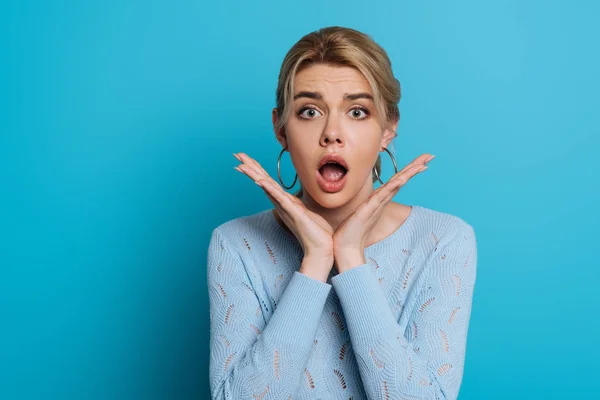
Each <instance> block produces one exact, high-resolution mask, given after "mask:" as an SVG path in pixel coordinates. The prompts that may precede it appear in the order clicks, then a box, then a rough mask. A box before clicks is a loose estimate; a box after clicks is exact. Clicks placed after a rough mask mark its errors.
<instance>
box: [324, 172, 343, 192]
mask: <svg viewBox="0 0 600 400" xmlns="http://www.w3.org/2000/svg"><path fill="white" fill-rule="evenodd" d="M347 178H348V171H347V172H346V174H345V175H344V177H343V178H342V179H340V180H339V181H336V182H329V181H327V180H325V178H323V175H321V173H320V172H319V170H317V183H318V184H319V187H320V188H321V190H322V191H324V192H327V193H336V192H339V191H340V190H342V189H343V188H344V185H345V184H346V180H347Z"/></svg>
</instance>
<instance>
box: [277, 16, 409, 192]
mask: <svg viewBox="0 0 600 400" xmlns="http://www.w3.org/2000/svg"><path fill="white" fill-rule="evenodd" d="M317 63H322V64H331V65H338V66H348V67H353V68H356V69H357V70H359V71H360V72H361V73H362V74H363V75H364V76H365V78H366V79H367V81H368V82H369V85H370V86H371V90H372V92H373V100H374V103H375V108H376V114H377V117H378V119H379V121H380V122H381V123H382V125H383V127H384V128H386V129H388V130H390V131H393V130H392V123H393V122H396V121H398V120H399V119H400V110H399V109H398V102H399V101H400V96H401V91H400V82H399V81H398V80H397V79H396V78H395V77H394V74H393V72H392V63H391V61H390V59H389V57H388V55H387V53H386V52H385V50H384V49H383V48H382V47H381V46H379V45H378V44H377V43H375V41H373V39H372V38H371V37H370V36H369V35H366V34H364V33H362V32H359V31H357V30H355V29H351V28H345V27H340V26H330V27H326V28H321V29H319V30H317V31H314V32H311V33H309V34H307V35H305V36H304V37H302V38H301V39H300V40H299V41H298V42H296V44H294V45H293V46H292V48H291V49H290V50H289V51H288V52H287V54H286V55H285V58H284V60H283V63H282V65H281V70H280V72H279V81H278V83H277V91H276V101H277V105H276V107H277V116H278V120H277V125H276V126H275V129H276V131H277V132H279V131H280V130H281V129H282V128H284V127H285V124H286V123H287V121H288V119H289V118H290V116H291V114H292V104H293V96H294V77H295V76H296V74H297V73H298V72H300V71H301V70H302V69H304V68H306V67H308V66H310V65H312V64H317ZM394 135H395V136H397V134H396V132H394ZM395 136H394V137H395ZM375 169H376V172H377V174H378V175H379V174H380V173H381V157H380V156H377V161H376V163H375ZM376 180H377V178H376V176H375V174H374V173H373V182H375V181H376ZM294 195H295V196H298V197H301V196H302V188H300V190H299V191H298V192H296V193H295V194H294Z"/></svg>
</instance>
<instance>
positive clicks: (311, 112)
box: [298, 107, 321, 119]
mask: <svg viewBox="0 0 600 400" xmlns="http://www.w3.org/2000/svg"><path fill="white" fill-rule="evenodd" d="M307 111H308V112H307ZM315 114H319V115H320V114H321V113H320V112H319V111H317V109H316V108H313V107H304V108H302V109H300V111H298V115H299V116H300V117H302V118H304V119H313V118H314V117H318V116H319V115H315Z"/></svg>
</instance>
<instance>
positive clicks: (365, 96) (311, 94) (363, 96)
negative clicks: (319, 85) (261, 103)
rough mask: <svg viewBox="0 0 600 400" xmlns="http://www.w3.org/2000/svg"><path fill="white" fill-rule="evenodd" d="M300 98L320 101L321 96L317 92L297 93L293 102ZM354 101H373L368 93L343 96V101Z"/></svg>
mask: <svg viewBox="0 0 600 400" xmlns="http://www.w3.org/2000/svg"><path fill="white" fill-rule="evenodd" d="M301 97H307V98H309V99H315V100H322V99H323V96H322V95H321V93H319V92H298V93H297V94H295V95H294V100H296V99H299V98H301ZM356 99H367V100H373V96H371V95H370V94H369V93H346V94H345V95H344V100H356Z"/></svg>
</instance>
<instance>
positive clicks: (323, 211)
mask: <svg viewBox="0 0 600 400" xmlns="http://www.w3.org/2000/svg"><path fill="white" fill-rule="evenodd" d="M373 191H374V189H373V182H370V181H369V182H367V183H366V184H365V185H364V186H363V187H362V188H361V189H360V190H359V192H358V193H357V194H356V196H354V197H353V198H352V199H351V200H350V201H348V202H347V203H345V204H343V205H341V206H339V207H332V208H327V207H324V206H322V205H321V204H319V203H318V202H316V201H315V199H313V198H312V197H311V196H310V195H309V194H308V193H307V192H306V191H305V190H303V191H302V196H301V197H300V200H302V202H303V203H304V205H305V206H306V208H307V209H309V210H310V211H312V212H314V213H316V214H319V215H320V216H321V217H323V219H325V220H326V221H327V222H328V223H329V225H331V227H332V228H333V230H334V231H335V230H336V229H337V228H338V226H340V224H341V223H342V222H344V220H345V219H346V218H347V217H348V216H349V215H351V214H352V213H353V212H354V211H356V209H357V208H358V207H359V206H360V205H361V204H362V203H364V202H366V201H367V199H368V198H369V196H370V195H371V193H373ZM330 196H335V194H331V195H330Z"/></svg>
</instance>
